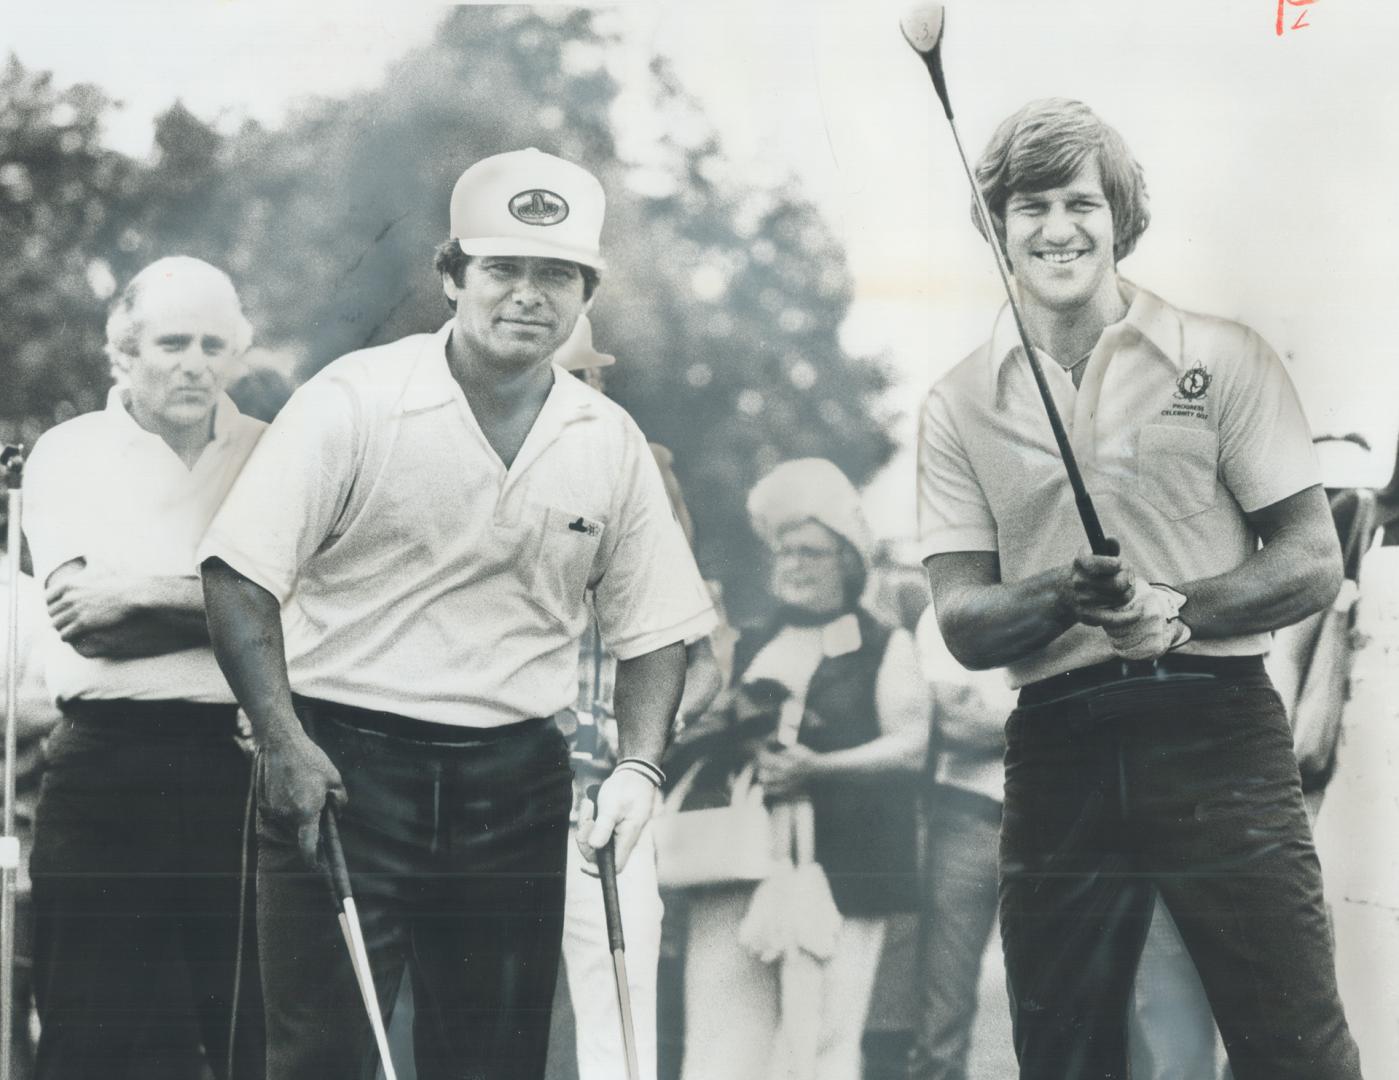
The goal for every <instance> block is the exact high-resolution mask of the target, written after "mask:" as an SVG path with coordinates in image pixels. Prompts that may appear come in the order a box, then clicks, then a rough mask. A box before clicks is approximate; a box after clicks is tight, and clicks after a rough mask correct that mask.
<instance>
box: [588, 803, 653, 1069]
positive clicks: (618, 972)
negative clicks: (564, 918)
mask: <svg viewBox="0 0 1399 1080" xmlns="http://www.w3.org/2000/svg"><path fill="white" fill-rule="evenodd" d="M600 788H601V785H600V784H594V785H593V786H592V787H590V788H588V800H589V801H590V802H591V803H592V804H593V810H594V813H596V810H597V795H598V791H599V790H600ZM597 871H598V881H599V882H600V883H601V884H602V909H603V911H604V912H605V914H606V917H607V946H608V948H609V949H611V950H612V975H613V977H614V978H615V980H616V983H617V1012H618V1014H619V1015H620V1016H621V1018H622V1051H623V1053H624V1054H625V1055H626V1059H627V1080H638V1077H640V1075H641V1072H640V1069H639V1068H638V1067H637V1061H636V1029H635V1027H634V1025H633V1023H632V1012H631V991H630V990H629V989H628V986H627V946H626V942H625V941H624V940H623V938H622V905H621V902H620V901H619V900H618V898H617V853H616V850H615V849H614V847H613V843H612V841H611V840H608V841H607V843H606V844H604V845H603V846H602V847H600V848H598V850H597Z"/></svg>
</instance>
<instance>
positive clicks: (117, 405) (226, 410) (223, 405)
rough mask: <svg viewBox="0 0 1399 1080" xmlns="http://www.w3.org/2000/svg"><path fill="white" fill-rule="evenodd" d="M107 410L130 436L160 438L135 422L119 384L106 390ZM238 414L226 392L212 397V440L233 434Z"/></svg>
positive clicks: (221, 440) (219, 440)
mask: <svg viewBox="0 0 1399 1080" xmlns="http://www.w3.org/2000/svg"><path fill="white" fill-rule="evenodd" d="M107 411H108V412H109V413H110V414H111V415H112V419H113V420H114V421H115V422H116V423H117V424H119V425H121V427H122V429H123V430H124V431H125V432H126V434H127V435H128V436H129V437H130V438H133V439H134V438H137V437H138V436H142V435H144V436H146V437H148V438H152V439H159V438H160V436H159V435H157V434H156V433H155V432H153V431H147V430H146V429H145V428H143V427H142V426H141V425H140V424H138V423H137V422H136V417H134V416H132V415H131V410H130V409H128V408H127V407H126V400H125V398H124V397H123V390H122V388H121V387H120V386H114V387H112V388H111V389H110V390H108V391H107ZM240 415H241V414H240V413H239V411H238V406H237V405H236V404H235V403H234V401H233V399H232V398H231V397H229V396H228V395H227V394H226V393H222V392H220V394H219V396H218V397H217V398H215V399H214V437H213V440H212V441H214V442H224V441H227V439H228V437H229V436H230V435H231V434H233V430H234V427H235V425H236V424H237V422H238V417H239V416H240Z"/></svg>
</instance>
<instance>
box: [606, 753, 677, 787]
mask: <svg viewBox="0 0 1399 1080" xmlns="http://www.w3.org/2000/svg"><path fill="white" fill-rule="evenodd" d="M623 769H625V770H626V771H627V772H634V773H640V774H641V775H642V776H644V777H646V779H647V780H650V781H651V783H652V784H653V785H655V786H656V787H657V788H662V787H664V786H665V773H663V772H662V771H661V767H660V766H659V765H657V764H656V763H655V762H653V761H647V760H646V759H645V758H640V757H624V758H622V760H621V761H619V762H617V767H616V769H615V770H614V771H616V772H621V771H622V770H623Z"/></svg>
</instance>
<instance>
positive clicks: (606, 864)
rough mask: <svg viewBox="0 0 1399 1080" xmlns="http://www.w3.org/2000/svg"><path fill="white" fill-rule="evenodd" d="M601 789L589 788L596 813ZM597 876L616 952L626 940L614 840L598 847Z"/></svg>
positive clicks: (611, 944) (609, 938)
mask: <svg viewBox="0 0 1399 1080" xmlns="http://www.w3.org/2000/svg"><path fill="white" fill-rule="evenodd" d="M601 790H602V785H601V784H593V785H592V786H591V787H589V788H588V799H589V801H590V802H591V803H592V804H593V812H594V814H595V815H596V812H597V796H598V792H599V791H601ZM597 876H598V882H599V883H600V884H601V885H602V911H603V915H604V916H605V917H606V919H607V947H608V949H609V950H611V951H612V952H614V953H615V952H617V950H619V949H625V948H626V941H625V939H624V938H623V937H622V902H621V900H620V899H618V897H617V850H616V847H615V846H614V844H613V842H612V840H609V841H607V843H605V844H603V845H602V847H600V848H598V849H597Z"/></svg>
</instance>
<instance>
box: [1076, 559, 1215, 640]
mask: <svg viewBox="0 0 1399 1080" xmlns="http://www.w3.org/2000/svg"><path fill="white" fill-rule="evenodd" d="M1065 594H1066V595H1065V603H1066V604H1067V605H1068V607H1069V609H1070V610H1071V611H1072V612H1073V616H1074V619H1075V621H1077V622H1081V623H1084V624H1086V625H1088V626H1101V627H1102V628H1103V631H1104V632H1105V633H1106V634H1107V636H1108V641H1109V642H1110V643H1111V645H1112V651H1113V652H1114V653H1115V654H1116V655H1117V656H1118V657H1119V658H1121V659H1123V660H1155V659H1156V658H1158V657H1160V656H1163V655H1164V654H1166V653H1168V652H1170V651H1171V650H1172V649H1174V648H1177V647H1179V646H1181V645H1183V644H1185V643H1186V642H1187V641H1189V640H1190V627H1188V626H1187V625H1186V624H1185V623H1184V622H1182V621H1181V619H1180V609H1181V607H1182V606H1183V605H1184V604H1185V596H1184V594H1183V593H1180V592H1178V591H1177V590H1175V589H1173V588H1171V587H1170V586H1168V585H1159V584H1155V583H1144V582H1140V581H1138V579H1137V576H1136V573H1135V571H1134V570H1133V569H1132V568H1131V566H1130V565H1128V564H1127V563H1126V562H1125V561H1124V560H1123V559H1122V557H1121V556H1120V555H1094V554H1093V553H1092V552H1091V551H1090V550H1087V549H1085V550H1083V551H1081V552H1080V553H1079V554H1078V556H1077V557H1076V558H1075V559H1074V561H1073V565H1072V566H1071V567H1070V570H1069V574H1068V578H1067V586H1066V589H1065Z"/></svg>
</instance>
